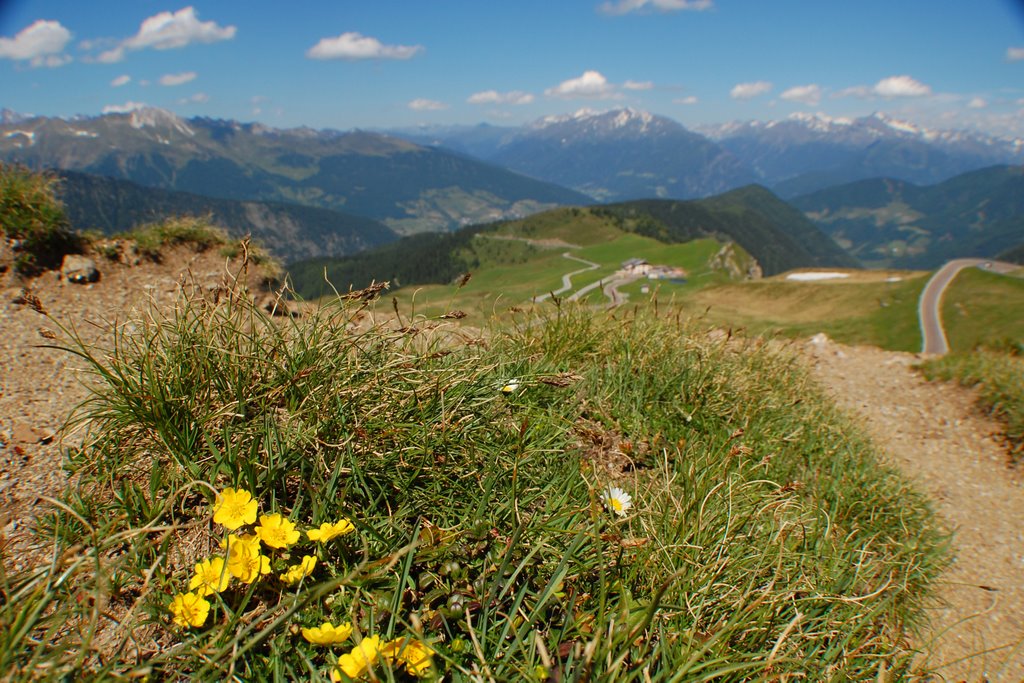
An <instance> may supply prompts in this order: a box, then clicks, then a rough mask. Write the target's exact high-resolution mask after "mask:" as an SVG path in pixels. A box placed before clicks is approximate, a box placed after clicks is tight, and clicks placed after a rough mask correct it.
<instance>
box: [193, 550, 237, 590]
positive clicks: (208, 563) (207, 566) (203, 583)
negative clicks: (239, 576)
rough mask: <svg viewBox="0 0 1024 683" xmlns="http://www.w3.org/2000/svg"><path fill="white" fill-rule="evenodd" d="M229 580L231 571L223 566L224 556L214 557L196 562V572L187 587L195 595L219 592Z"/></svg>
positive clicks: (225, 586)
mask: <svg viewBox="0 0 1024 683" xmlns="http://www.w3.org/2000/svg"><path fill="white" fill-rule="evenodd" d="M230 581H231V573H230V572H228V571H227V569H226V568H225V566H224V558H223V557H214V558H212V559H208V560H203V561H202V562H199V563H197V564H196V573H195V575H193V576H192V581H190V582H189V584H188V587H189V588H190V589H191V590H194V591H195V592H196V594H197V595H201V596H206V595H212V594H213V593H220V592H221V591H222V590H224V589H225V588H227V587H228V583H229V582H230Z"/></svg>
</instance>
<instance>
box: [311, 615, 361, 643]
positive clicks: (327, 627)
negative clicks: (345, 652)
mask: <svg viewBox="0 0 1024 683" xmlns="http://www.w3.org/2000/svg"><path fill="white" fill-rule="evenodd" d="M350 635H352V623H351V622H349V623H347V624H341V625H340V626H334V625H333V624H331V622H329V621H325V622H324V623H322V624H320V625H319V626H314V627H313V628H303V629H302V637H303V638H305V639H306V640H308V641H309V642H311V643H313V644H314V645H335V644H337V643H343V642H345V641H346V640H348V637H349V636H350Z"/></svg>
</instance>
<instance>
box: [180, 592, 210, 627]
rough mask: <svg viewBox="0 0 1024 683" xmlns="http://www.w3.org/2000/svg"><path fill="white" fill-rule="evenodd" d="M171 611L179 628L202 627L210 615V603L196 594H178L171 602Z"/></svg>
mask: <svg viewBox="0 0 1024 683" xmlns="http://www.w3.org/2000/svg"><path fill="white" fill-rule="evenodd" d="M170 610H171V614H173V615H174V623H175V624H177V625H178V626H182V627H184V626H202V625H203V624H205V623H206V617H207V616H208V615H209V614H210V601H209V600H207V599H206V598H204V597H202V596H201V595H196V594H195V593H178V594H177V595H175V596H174V599H173V600H171V606H170Z"/></svg>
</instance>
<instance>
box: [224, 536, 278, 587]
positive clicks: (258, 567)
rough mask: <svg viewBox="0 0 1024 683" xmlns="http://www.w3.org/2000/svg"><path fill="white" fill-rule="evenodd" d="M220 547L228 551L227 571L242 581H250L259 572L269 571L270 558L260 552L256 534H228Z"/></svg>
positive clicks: (265, 572) (259, 573) (257, 576)
mask: <svg viewBox="0 0 1024 683" xmlns="http://www.w3.org/2000/svg"><path fill="white" fill-rule="evenodd" d="M221 547H226V548H227V551H228V571H229V572H231V576H234V577H235V578H237V579H239V580H240V581H241V582H242V583H252V582H253V581H255V580H256V579H258V578H259V577H260V575H261V574H269V573H270V558H269V557H267V556H266V555H264V554H262V553H261V552H260V539H259V538H257V537H256V536H241V537H239V536H235V535H234V534H229V535H228V537H227V540H225V541H224V542H222V543H221Z"/></svg>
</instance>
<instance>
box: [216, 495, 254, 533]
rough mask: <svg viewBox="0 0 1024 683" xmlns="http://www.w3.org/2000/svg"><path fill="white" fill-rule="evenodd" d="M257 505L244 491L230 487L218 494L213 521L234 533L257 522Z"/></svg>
mask: <svg viewBox="0 0 1024 683" xmlns="http://www.w3.org/2000/svg"><path fill="white" fill-rule="evenodd" d="M256 507H257V503H256V501H255V500H254V499H253V497H252V494H251V493H249V492H248V491H246V490H244V489H238V490H237V491H236V490H235V489H233V488H231V487H228V488H226V489H224V490H223V491H221V492H220V493H218V494H217V500H216V501H214V503H213V521H214V522H216V523H217V524H222V525H223V526H224V527H225V528H227V529H231V530H232V531H233V530H235V529H237V528H238V527H240V526H242V525H243V524H252V523H254V522H255V521H256Z"/></svg>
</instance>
